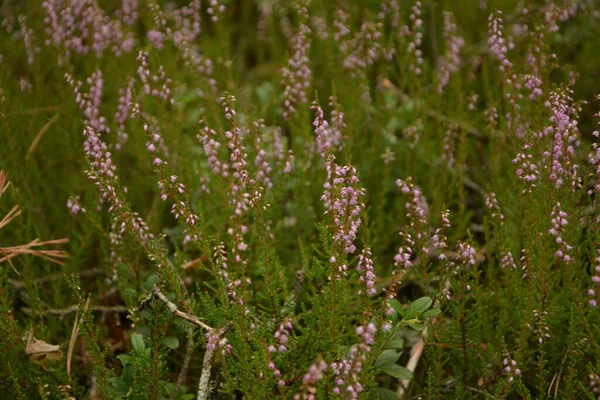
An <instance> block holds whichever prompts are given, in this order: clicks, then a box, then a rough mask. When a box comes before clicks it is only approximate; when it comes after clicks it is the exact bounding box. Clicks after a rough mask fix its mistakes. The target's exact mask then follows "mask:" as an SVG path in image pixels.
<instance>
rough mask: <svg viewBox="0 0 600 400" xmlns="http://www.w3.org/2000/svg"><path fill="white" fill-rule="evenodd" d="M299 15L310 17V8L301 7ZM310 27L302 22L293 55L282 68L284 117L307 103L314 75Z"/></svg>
mask: <svg viewBox="0 0 600 400" xmlns="http://www.w3.org/2000/svg"><path fill="white" fill-rule="evenodd" d="M298 15H299V16H300V18H301V19H302V20H304V21H305V20H307V19H308V10H307V9H306V7H301V8H300V9H299V10H298ZM310 33H311V30H310V28H309V27H308V25H306V23H304V22H303V23H301V24H300V28H299V29H298V33H297V34H296V35H295V36H294V38H293V40H292V49H293V56H292V58H290V59H289V60H288V63H287V66H286V67H284V68H282V69H281V77H282V80H283V83H284V85H285V91H284V94H283V96H284V99H285V100H284V108H285V111H284V112H283V117H284V118H289V117H290V116H291V115H293V114H294V113H295V112H296V107H297V106H298V105H299V104H306V102H307V91H308V89H309V88H310V78H311V75H312V72H311V69H310V66H309V59H308V50H309V48H310V42H309V35H310Z"/></svg>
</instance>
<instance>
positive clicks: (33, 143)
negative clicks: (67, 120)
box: [25, 114, 58, 161]
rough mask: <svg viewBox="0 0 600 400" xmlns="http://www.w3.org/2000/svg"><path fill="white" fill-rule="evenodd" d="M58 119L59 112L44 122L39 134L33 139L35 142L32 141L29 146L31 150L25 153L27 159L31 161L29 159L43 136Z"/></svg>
mask: <svg viewBox="0 0 600 400" xmlns="http://www.w3.org/2000/svg"><path fill="white" fill-rule="evenodd" d="M57 119H58V114H55V115H54V117H52V118H50V119H49V120H48V122H46V123H45V124H44V126H43V127H42V129H40V131H39V132H38V134H37V135H36V136H35V138H34V139H33V142H31V145H30V146H29V150H27V154H26V155H25V161H29V159H31V155H32V154H33V152H34V151H35V149H36V147H37V146H38V144H39V143H40V141H41V140H42V138H43V137H44V135H45V134H46V132H48V130H50V128H51V127H52V125H54V123H55V122H56V120H57Z"/></svg>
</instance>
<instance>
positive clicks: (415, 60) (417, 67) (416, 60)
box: [405, 1, 423, 76]
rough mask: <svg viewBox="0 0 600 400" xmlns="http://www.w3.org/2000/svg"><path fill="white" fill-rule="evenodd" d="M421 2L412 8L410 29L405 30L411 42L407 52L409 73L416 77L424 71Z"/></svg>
mask: <svg viewBox="0 0 600 400" xmlns="http://www.w3.org/2000/svg"><path fill="white" fill-rule="evenodd" d="M421 7H422V5H421V2H420V1H417V2H415V4H414V5H413V6H412V7H411V8H410V17H409V18H410V22H411V24H410V27H408V28H405V30H406V31H407V32H408V36H409V42H408V47H407V49H406V50H407V51H408V54H409V65H408V69H409V71H411V72H413V73H414V74H415V75H416V76H421V74H422V73H423V69H422V67H421V65H422V64H423V51H422V50H421V44H422V43H423V32H421V28H422V27H423V20H422V19H421V13H422V11H421Z"/></svg>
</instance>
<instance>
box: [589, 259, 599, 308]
mask: <svg viewBox="0 0 600 400" xmlns="http://www.w3.org/2000/svg"><path fill="white" fill-rule="evenodd" d="M597 251H598V255H597V257H596V259H595V261H596V266H595V267H594V276H592V279H591V281H592V287H593V288H595V289H589V290H588V292H587V294H588V296H589V297H590V300H589V301H588V304H589V305H590V306H592V307H596V306H597V305H598V296H597V293H600V249H598V250H597Z"/></svg>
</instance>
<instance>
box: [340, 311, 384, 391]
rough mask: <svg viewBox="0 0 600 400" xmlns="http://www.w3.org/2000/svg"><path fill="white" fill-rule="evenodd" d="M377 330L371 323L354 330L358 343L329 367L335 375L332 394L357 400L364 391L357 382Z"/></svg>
mask: <svg viewBox="0 0 600 400" xmlns="http://www.w3.org/2000/svg"><path fill="white" fill-rule="evenodd" d="M376 332H377V328H376V327H375V325H374V324H373V323H369V324H367V325H366V326H359V327H358V328H356V334H357V335H358V336H359V337H360V343H359V344H358V345H356V346H353V347H352V348H351V349H350V352H349V353H350V354H349V355H348V357H347V358H344V359H342V360H340V361H336V362H333V363H331V365H330V367H331V370H332V371H333V374H334V375H335V378H334V379H335V384H336V388H334V389H333V392H334V393H335V394H337V395H338V396H343V397H344V398H347V399H358V396H359V395H360V393H362V392H363V391H364V387H363V385H362V384H361V383H360V381H359V379H358V378H359V374H360V372H361V371H362V369H363V362H364V361H365V360H366V357H367V354H368V353H370V352H371V345H372V344H373V343H374V342H375V338H374V335H375V333H376Z"/></svg>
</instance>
